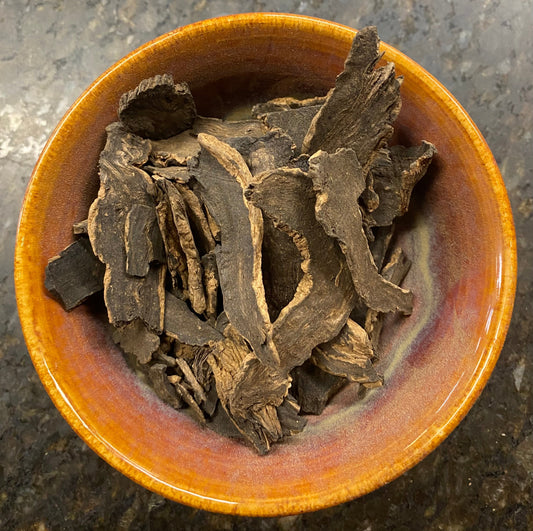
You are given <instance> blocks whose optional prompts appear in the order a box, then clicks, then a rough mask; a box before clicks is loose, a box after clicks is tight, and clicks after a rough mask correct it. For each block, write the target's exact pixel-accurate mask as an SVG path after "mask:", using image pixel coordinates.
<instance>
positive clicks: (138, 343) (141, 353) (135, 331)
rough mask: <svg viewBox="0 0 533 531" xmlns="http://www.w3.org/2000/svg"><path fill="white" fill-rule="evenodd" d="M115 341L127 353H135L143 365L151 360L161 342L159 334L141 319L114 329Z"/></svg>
mask: <svg viewBox="0 0 533 531" xmlns="http://www.w3.org/2000/svg"><path fill="white" fill-rule="evenodd" d="M113 341H114V342H115V343H117V345H120V346H121V348H122V350H123V351H124V352H126V353H127V354H133V355H134V356H135V357H136V358H137V360H138V361H139V363H141V364H142V365H145V364H147V363H149V362H150V361H151V359H152V354H153V353H154V352H155V351H156V350H157V349H158V348H159V346H160V343H161V341H160V338H159V336H158V335H157V334H156V333H155V332H153V331H152V330H150V329H149V328H148V327H147V326H146V324H145V323H144V322H143V321H142V320H141V319H135V320H134V321H131V322H130V323H127V324H125V325H122V326H118V327H116V328H115V329H114V330H113Z"/></svg>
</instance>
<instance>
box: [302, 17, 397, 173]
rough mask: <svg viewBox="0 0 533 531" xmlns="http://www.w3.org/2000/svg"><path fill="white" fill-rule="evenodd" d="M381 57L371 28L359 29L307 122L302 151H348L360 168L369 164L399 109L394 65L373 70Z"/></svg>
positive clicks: (390, 131) (389, 134) (382, 143)
mask: <svg viewBox="0 0 533 531" xmlns="http://www.w3.org/2000/svg"><path fill="white" fill-rule="evenodd" d="M381 56H382V54H380V52H379V37H378V33H377V30H376V28H375V27H373V26H370V27H367V28H364V29H362V30H361V31H359V32H358V33H357V35H356V36H355V38H354V41H353V44H352V48H351V50H350V52H349V54H348V57H347V58H346V61H345V63H344V70H343V72H342V73H341V74H339V75H338V76H337V79H336V81H335V87H334V88H333V90H331V92H330V93H329V94H328V97H327V100H326V102H325V103H324V105H323V106H322V107H321V109H320V110H319V111H318V113H317V115H316V116H315V117H314V119H313V121H312V122H311V126H310V127H309V130H308V131H307V134H306V136H305V140H304V142H303V146H302V151H303V152H304V153H309V154H310V155H312V154H313V153H315V152H316V151H318V150H322V151H326V152H328V153H335V151H337V149H340V148H343V147H344V148H351V149H353V150H354V151H355V153H356V155H357V159H358V160H359V162H360V164H361V166H362V167H363V168H366V167H367V165H368V164H370V163H371V161H372V158H373V156H375V154H376V153H377V151H378V150H379V148H380V147H382V146H383V145H384V144H385V143H386V142H387V140H388V139H389V138H390V136H391V135H392V132H393V127H392V123H393V122H394V120H395V119H396V117H397V116H398V113H399V112H400V107H401V100H400V80H398V79H396V77H395V69H394V64H393V63H387V64H386V65H385V66H382V67H379V68H374V67H375V65H376V63H377V62H378V61H379V59H380V58H381Z"/></svg>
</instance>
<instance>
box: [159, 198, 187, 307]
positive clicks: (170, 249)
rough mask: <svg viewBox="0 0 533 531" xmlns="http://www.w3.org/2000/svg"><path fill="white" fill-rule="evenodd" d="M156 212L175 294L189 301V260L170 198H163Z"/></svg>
mask: <svg viewBox="0 0 533 531" xmlns="http://www.w3.org/2000/svg"><path fill="white" fill-rule="evenodd" d="M155 211H156V216H157V223H158V226H159V230H160V232H161V238H162V240H163V245H164V249H165V255H166V262H167V267H168V272H169V273H170V276H171V279H172V287H173V292H174V293H180V294H181V295H182V296H183V298H185V299H188V298H189V272H188V270H187V258H186V257H185V253H184V252H183V249H182V248H181V244H180V236H179V234H178V230H177V229H176V225H175V224H174V220H173V217H172V209H171V207H170V202H169V200H168V197H166V196H163V197H161V199H160V200H159V202H158V204H157V206H156V209H155Z"/></svg>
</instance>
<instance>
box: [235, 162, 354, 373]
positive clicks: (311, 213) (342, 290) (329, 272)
mask: <svg viewBox="0 0 533 531" xmlns="http://www.w3.org/2000/svg"><path fill="white" fill-rule="evenodd" d="M280 190H283V193H280ZM246 197H247V198H248V199H249V200H250V201H251V202H252V203H253V204H254V205H257V206H258V207H260V208H261V209H262V210H263V212H264V213H265V215H266V216H268V217H269V218H271V219H272V220H273V221H274V223H275V225H276V226H277V227H278V228H280V229H281V230H283V231H285V232H286V233H287V234H288V235H289V236H291V238H292V239H293V241H294V243H295V245H296V247H297V248H298V250H299V252H300V254H301V257H302V262H301V268H302V272H303V275H302V278H301V280H300V282H299V284H298V287H297V289H296V293H295V295H294V297H293V299H292V300H291V301H290V303H289V304H288V305H287V306H285V307H284V308H283V309H282V310H281V312H280V314H279V316H278V318H277V319H276V321H275V322H274V323H273V338H274V342H275V344H276V347H277V349H278V352H279V356H280V360H281V366H282V368H283V369H284V370H285V371H287V372H289V371H290V370H292V368H293V367H296V366H297V365H301V364H302V363H303V362H304V361H305V360H306V359H307V358H309V356H310V355H311V351H312V350H313V348H315V347H316V346H317V345H319V344H320V343H325V342H326V341H329V340H330V339H332V338H333V337H335V336H336V335H337V334H338V333H339V331H340V329H341V328H342V326H343V325H344V323H345V322H346V319H347V318H348V315H349V314H350V312H351V310H352V308H353V305H354V301H355V297H356V295H355V291H354V288H353V283H352V280H351V276H350V272H349V270H348V268H347V267H346V262H345V259H344V256H343V255H342V253H341V251H340V250H339V248H338V247H337V246H336V245H335V242H334V240H332V239H331V238H329V237H328V236H327V235H326V233H325V232H324V229H323V228H322V227H321V225H320V224H319V223H318V221H317V219H316V217H315V193H314V191H313V187H312V182H311V180H310V179H309V178H308V177H307V175H306V174H305V173H303V172H302V171H301V170H297V169H287V168H280V169H278V170H274V171H272V172H267V173H265V174H263V176H262V180H261V181H260V182H258V183H254V184H252V185H250V186H249V187H248V190H247V191H246ZM230 320H231V318H230Z"/></svg>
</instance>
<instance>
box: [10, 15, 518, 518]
mask: <svg viewBox="0 0 533 531" xmlns="http://www.w3.org/2000/svg"><path fill="white" fill-rule="evenodd" d="M378 29H379V28H378ZM354 35H355V30H353V29H351V28H348V27H345V26H341V25H339V24H334V23H332V22H327V21H324V20H319V19H313V18H307V17H303V16H296V15H283V14H272V13H270V14H269V13H266V14H244V15H235V16H228V17H222V18H217V19H212V20H206V21H203V22H199V23H196V24H192V25H189V26H185V27H182V28H178V29H176V30H175V31H172V32H170V33H168V34H166V35H163V36H162V37H159V38H157V39H155V40H153V41H151V42H149V43H147V44H145V45H144V46H142V47H140V48H139V49H137V50H136V51H134V52H133V53H131V54H129V55H128V56H127V57H125V58H124V59H122V60H120V61H119V62H118V63H116V64H115V65H114V66H113V67H111V68H110V69H109V70H107V71H106V72H105V73H104V74H103V75H102V76H100V77H99V78H98V79H97V80H96V81H95V82H94V83H93V84H92V85H91V86H90V87H89V88H88V89H87V90H86V91H85V92H84V93H83V94H82V95H81V97H80V98H79V99H78V100H77V101H76V102H75V103H74V105H73V106H72V107H71V108H70V110H69V111H68V112H67V113H66V115H65V117H64V118H63V119H62V121H61V122H60V123H59V125H58V126H57V128H56V129H55V131H54V132H53V133H52V135H51V137H50V139H49V140H48V143H47V144H46V146H45V148H44V150H43V152H42V154H41V156H40V158H39V161H38V162H37V165H36V167H35V170H34V172H33V175H32V178H31V182H30V184H29V186H28V190H27V193H26V196H25V199H24V205H23V208H22V212H21V216H20V224H19V229H18V236H17V242H16V255H15V283H16V294H17V302H18V308H19V314H20V319H21V323H22V328H23V331H24V336H25V339H26V343H27V346H28V349H29V352H30V355H31V357H32V360H33V363H34V365H35V368H36V370H37V372H38V374H39V376H40V378H41V380H42V383H43V385H44V387H45V388H46V390H47V392H48V394H49V395H50V396H51V398H52V400H53V401H54V403H55V405H56V407H57V408H58V409H59V411H60V412H61V413H62V415H63V416H64V417H65V419H66V420H67V421H68V422H69V424H70V425H71V426H72V427H73V429H74V430H75V431H76V432H77V433H78V434H79V436H80V437H81V438H82V439H83V440H84V441H85V442H86V443H87V444H88V445H89V446H90V447H91V448H92V449H93V450H94V451H95V452H96V453H97V454H98V455H99V456H101V457H102V458H103V459H105V460H106V461H107V462H108V463H110V464H111V465H112V466H113V467H115V468H116V469H118V470H119V471H121V472H122V473H124V474H125V475H126V476H128V477H130V478H131V479H133V480H135V481H136V482H138V483H140V484H141V485H143V486H144V487H146V488H148V489H151V490H152V491H155V492H157V493H159V494H161V495H163V496H165V497H167V498H170V499H172V500H175V501H178V502H181V503H184V504H188V505H191V506H194V507H198V508H201V509H205V510H210V511H217V512H223V513H234V514H241V515H255V516H274V515H285V514H294V513H299V512H304V511H311V510H316V509H320V508H324V507H327V506H331V505H334V504H338V503H341V502H345V501H347V500H350V499H353V498H355V497H358V496H361V495H364V494H365V493H368V492H370V491H372V490H374V489H376V488H378V487H380V486H382V485H384V484H386V483H387V482H389V481H391V480H393V479H394V478H396V477H397V476H399V475H400V474H402V473H403V472H404V471H406V470H407V469H409V468H410V467H412V466H413V465H415V464H416V463H418V462H419V461H420V460H421V459H422V458H423V457H424V456H426V455H427V454H428V453H429V452H430V451H431V450H433V449H434V448H435V447H436V446H437V445H438V444H439V443H440V442H442V440H443V439H444V438H445V437H446V436H447V435H449V434H450V432H451V431H452V430H453V429H454V428H455V427H456V426H457V424H458V423H459V421H460V420H461V419H462V418H463V417H464V415H465V414H466V413H467V411H468V410H469V409H470V407H471V406H472V404H473V403H474V401H475V400H476V398H477V397H478V395H479V394H480V393H481V390H482V389H483V387H484V385H485V384H486V382H487V379H488V378H489V375H490V373H491V371H492V369H493V367H494V365H495V363H496V360H497V358H498V355H499V352H500V350H501V348H502V344H503V342H504V338H505V334H506V331H507V328H508V325H509V320H510V317H511V312H512V306H513V300H514V291H515V283H516V249H515V235H514V227H513V221H512V215H511V211H510V207H509V202H508V198H507V195H506V191H505V187H504V184H503V182H502V179H501V176H500V174H499V172H498V168H497V166H496V163H495V161H494V158H493V156H492V155H491V152H490V150H489V148H488V147H487V144H486V143H485V141H484V139H483V138H482V136H481V134H480V132H479V131H478V129H477V128H476V126H475V125H474V124H473V122H472V120H471V119H470V118H469V117H468V115H467V114H466V112H465V111H464V110H463V109H462V107H461V106H460V105H459V103H458V102H457V101H456V100H455V99H454V98H453V97H452V96H451V95H450V93H449V92H448V91H447V90H446V89H445V88H444V87H443V86H442V85H440V84H439V83H438V82H437V81H436V80H435V79H434V78H433V77H432V76H431V75H429V74H428V73H427V72H426V71H425V70H423V69H422V68H421V67H420V66H418V65H417V64H416V63H415V62H413V61H412V60H410V59H409V58H407V57H406V56H405V55H402V54H401V53H400V52H399V51H397V50H395V49H394V48H392V47H390V46H387V45H386V44H382V49H383V51H384V52H385V59H387V60H389V61H393V62H394V63H395V64H396V68H397V73H398V74H399V75H402V76H403V77H404V82H403V85H402V101H403V106H402V110H401V113H400V116H399V118H398V120H397V123H396V140H398V141H399V142H401V143H403V144H405V145H410V144H415V143H419V142H420V141H421V140H422V139H425V140H428V141H431V142H433V143H434V144H435V145H436V147H437V149H438V156H437V157H436V159H435V160H434V162H433V164H432V166H431V170H430V172H429V174H428V175H427V176H426V177H425V182H423V183H421V185H420V186H419V187H418V191H417V194H416V197H415V198H414V199H413V201H414V202H415V203H416V208H413V209H412V213H411V214H409V215H408V216H407V218H406V219H405V220H404V221H403V222H402V225H403V227H402V230H401V234H400V238H399V239H400V244H401V245H402V246H403V247H404V249H405V250H406V252H407V254H408V255H409V257H410V258H411V260H412V262H413V266H412V268H411V271H410V273H409V274H408V276H407V278H406V281H405V286H406V287H407V288H409V289H411V290H412V291H413V293H414V294H415V307H414V310H413V314H412V315H411V316H410V317H409V318H398V317H391V318H389V321H390V322H389V323H388V331H387V332H386V333H385V334H384V336H383V348H382V350H381V358H380V362H379V363H380V368H381V370H382V371H383V372H384V374H385V386H384V387H383V388H380V389H376V390H373V391H372V392H370V393H369V394H368V395H367V396H366V398H365V399H364V400H360V401H357V400H354V398H355V397H354V396H353V395H354V391H353V389H352V388H347V389H346V390H345V391H343V392H342V393H340V395H338V396H337V397H336V398H335V399H334V400H333V402H332V403H331V404H330V405H329V406H328V407H327V409H326V410H325V412H324V413H323V415H321V416H318V417H313V418H310V420H309V424H308V426H307V428H306V429H305V430H304V432H303V433H301V434H300V435H297V436H294V437H292V438H290V439H289V440H288V441H286V442H284V443H283V444H279V445H277V446H276V447H275V448H274V449H273V451H271V453H269V454H268V455H266V456H259V455H257V454H256V453H255V452H254V451H253V450H252V449H251V448H249V447H248V446H245V445H242V444H241V443H238V442H235V441H233V440H231V439H227V438H224V437H222V436H219V435H217V434H215V433H213V432H212V431H210V430H208V429H203V428H201V427H199V426H198V425H197V424H196V423H195V422H194V421H192V420H191V419H190V418H189V417H188V416H187V415H185V414H183V413H182V412H179V411H175V410H173V409H172V408H171V407H169V406H167V405H165V404H163V403H162V402H160V401H159V400H158V399H157V398H156V397H155V394H154V393H153V392H152V391H151V390H150V389H148V388H147V387H146V386H145V385H144V384H142V383H141V382H140V381H139V379H138V378H137V377H136V375H135V374H134V373H133V371H131V370H130V369H129V367H128V365H127V363H126V361H125V359H124V357H123V355H122V353H121V352H120V351H119V350H118V348H117V347H116V346H115V345H114V344H113V342H112V341H111V339H110V335H109V332H108V328H107V327H106V325H105V322H103V320H102V319H101V317H100V316H99V315H98V312H94V311H92V309H91V308H90V307H87V306H81V307H78V308H76V309H75V310H73V311H71V312H68V313H67V312H64V311H63V310H62V308H61V307H60V305H59V304H58V303H57V302H56V301H55V300H53V299H52V298H50V297H49V295H48V293H47V292H46V290H45V288H44V284H43V282H44V270H45V266H46V263H47V260H48V258H50V257H51V256H53V255H55V254H57V253H58V252H59V251H60V250H62V249H63V248H64V247H65V246H67V245H68V244H69V243H70V242H71V241H72V239H73V237H72V233H71V226H72V223H73V222H76V221H80V220H82V219H84V218H85V217H86V214H87V210H88V207H89V205H90V203H91V202H92V200H93V198H94V197H95V195H96V193H97V189H98V175H97V162H98V156H99V152H100V150H101V149H102V147H103V145H104V140H105V127H106V125H108V124H109V123H110V122H113V121H115V120H116V109H117V104H118V100H119V97H120V95H121V94H122V93H123V92H125V91H128V90H130V89H131V88H133V87H135V86H136V85H137V84H138V83H139V81H140V80H142V79H144V78H147V77H150V76H153V75H156V74H160V73H172V74H173V75H174V79H175V81H187V82H188V83H189V84H190V87H191V89H192V92H193V94H194V96H195V98H196V101H197V104H198V110H199V112H200V113H201V114H204V115H211V116H224V115H227V114H228V113H230V112H231V111H232V110H235V108H236V107H238V106H239V105H246V104H249V103H250V102H255V101H258V100H261V99H263V100H264V99H267V98H271V97H276V96H283V95H291V94H292V95H294V94H310V93H312V94H325V93H326V91H327V90H328V89H329V88H330V87H331V86H332V85H333V83H334V80H335V77H336V75H337V74H338V73H339V72H340V71H341V70H342V67H343V62H344V59H345V57H346V54H347V52H348V50H349V48H350V44H351V41H352V39H353V37H354Z"/></svg>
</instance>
